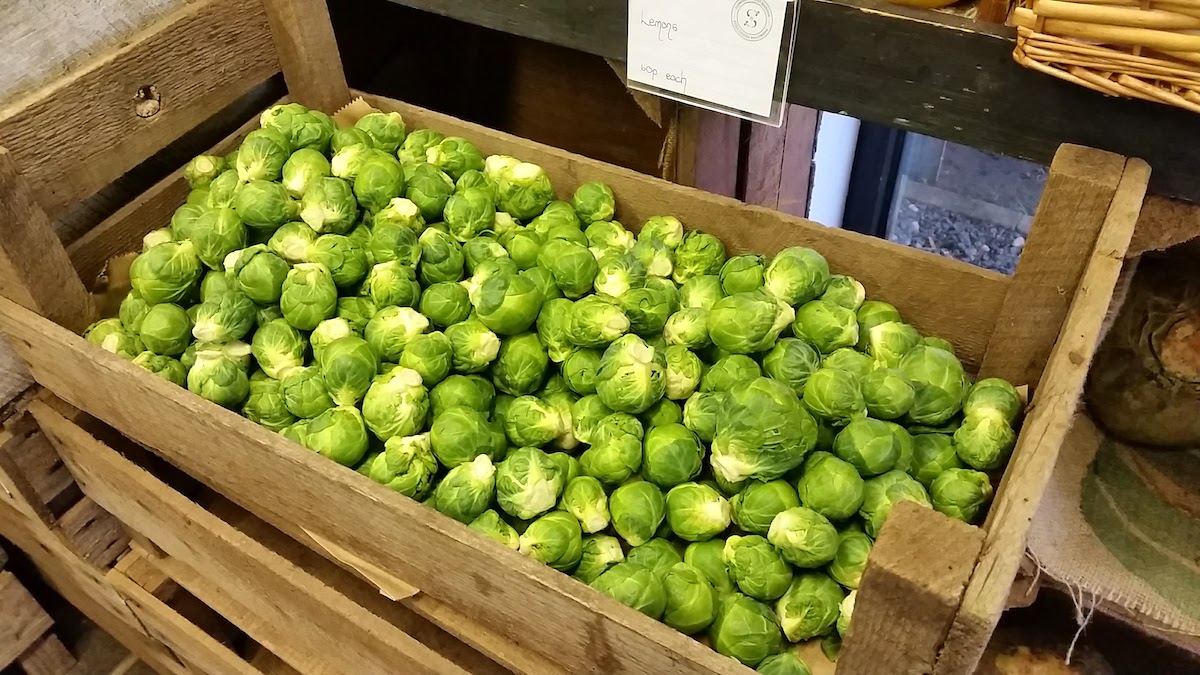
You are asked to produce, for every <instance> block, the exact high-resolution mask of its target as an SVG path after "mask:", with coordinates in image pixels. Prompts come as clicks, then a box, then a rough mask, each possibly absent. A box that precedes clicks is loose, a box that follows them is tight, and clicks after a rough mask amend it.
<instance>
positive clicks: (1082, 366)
mask: <svg viewBox="0 0 1200 675" xmlns="http://www.w3.org/2000/svg"><path fill="white" fill-rule="evenodd" d="M1149 179H1150V167H1149V166H1148V165H1147V164H1146V163H1145V162H1143V161H1142V160H1140V159H1130V160H1129V161H1128V162H1127V163H1126V165H1125V172H1124V174H1123V175H1122V177H1121V182H1120V184H1119V185H1118V186H1117V191H1116V194H1115V195H1114V196H1113V198H1112V202H1111V204H1110V205H1109V208H1108V215H1107V217H1106V218H1105V222H1104V227H1103V229H1102V230H1101V231H1100V236H1099V237H1098V239H1097V240H1096V246H1095V253H1094V254H1093V255H1092V256H1091V258H1090V260H1089V261H1088V265H1087V268H1086V270H1085V271H1084V275H1083V279H1082V280H1081V281H1080V283H1079V288H1078V290H1077V291H1076V293H1075V299H1074V301H1073V302H1072V303H1071V310H1070V312H1069V313H1068V314H1067V319H1066V323H1065V324H1064V327H1063V332H1062V337H1061V338H1060V339H1059V340H1058V343H1057V344H1056V345H1055V346H1054V351H1053V352H1052V353H1051V354H1050V361H1049V363H1048V364H1047V366H1046V372H1045V375H1044V377H1043V378H1042V382H1043V384H1042V385H1041V386H1040V387H1039V388H1038V391H1037V393H1036V395H1035V396H1034V398H1033V402H1032V405H1031V406H1030V410H1029V413H1028V416H1027V417H1026V419H1025V423H1024V425H1023V427H1022V429H1021V436H1020V438H1019V439H1018V440H1017V447H1016V450H1015V451H1014V452H1013V457H1012V459H1011V460H1010V461H1009V463H1008V467H1007V469H1005V472H1004V479H1003V480H1002V481H1001V482H1000V486H999V488H998V489H997V491H996V501H995V503H993V504H992V507H991V510H990V511H989V513H988V518H987V522H986V523H985V525H984V529H985V530H986V531H987V535H986V537H985V539H984V544H983V553H982V555H981V556H980V558H979V563H978V565H977V567H976V570H975V573H974V574H973V575H972V577H971V582H970V584H968V585H967V592H966V593H965V594H964V595H963V601H962V605H961V607H960V609H959V613H958V616H957V617H956V618H955V621H954V626H953V627H951V629H950V633H949V635H948V637H947V639H946V644H945V646H944V648H943V649H942V657H941V659H939V661H938V665H937V669H936V670H935V671H934V673H935V675H958V674H959V673H969V672H973V671H974V668H975V664H976V663H978V661H979V658H980V656H981V655H982V654H983V650H984V648H985V647H986V646H987V641H988V638H989V637H990V636H991V634H992V631H993V630H995V628H996V622H997V621H999V620H1000V613H1001V612H1003V611H1004V607H1005V603H1006V601H1007V599H1008V593H1009V589H1010V588H1011V586H1012V582H1013V578H1014V577H1015V576H1016V574H1017V568H1018V567H1019V566H1020V564H1021V559H1022V558H1023V557H1024V554H1025V540H1026V537H1027V535H1028V532H1029V523H1030V521H1032V519H1033V514H1034V513H1035V512H1036V511H1037V507H1038V503H1039V502H1040V501H1041V496H1042V493H1043V492H1044V491H1045V489H1046V483H1047V482H1048V481H1049V480H1050V472H1051V471H1052V470H1053V468H1054V463H1055V460H1057V458H1058V450H1059V448H1060V447H1061V446H1062V443H1063V440H1064V439H1065V438H1066V435H1067V432H1068V430H1069V429H1070V427H1071V419H1072V417H1073V415H1074V413H1075V410H1076V408H1077V407H1078V405H1079V399H1080V396H1081V395H1082V393H1083V384H1084V380H1085V379H1086V378H1087V371H1088V366H1089V365H1090V364H1091V361H1092V356H1093V355H1094V354H1095V352H1096V346H1097V344H1096V343H1097V342H1098V339H1099V335H1100V331H1101V327H1102V325H1103V323H1104V319H1105V315H1106V314H1107V311H1108V305H1109V302H1110V301H1111V299H1112V296H1113V291H1114V289H1115V288H1116V285H1117V277H1118V276H1119V275H1120V273H1121V265H1122V263H1123V262H1124V259H1125V252H1126V250H1127V249H1128V248H1129V241H1130V238H1131V237H1132V234H1133V229H1134V226H1135V224H1136V223H1137V219H1138V213H1139V211H1140V210H1141V206H1142V199H1143V198H1144V197H1145V194H1146V185H1147V183H1148V182H1149Z"/></svg>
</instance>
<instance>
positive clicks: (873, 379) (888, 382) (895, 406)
mask: <svg viewBox="0 0 1200 675" xmlns="http://www.w3.org/2000/svg"><path fill="white" fill-rule="evenodd" d="M861 390H862V395H863V401H864V402H865V403H866V405H867V412H868V413H869V414H870V415H871V416H872V417H876V418H879V419H884V420H894V419H899V418H901V417H903V416H904V415H906V414H908V411H909V410H911V409H912V405H913V401H914V399H915V397H916V390H915V389H914V388H913V385H912V382H911V381H910V380H909V379H908V376H907V375H905V374H904V373H903V372H901V371H899V370H895V369H892V368H879V369H876V370H872V371H871V372H870V373H868V374H867V376H866V377H864V378H863V379H862V386H861Z"/></svg>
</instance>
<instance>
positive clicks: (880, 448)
mask: <svg viewBox="0 0 1200 675" xmlns="http://www.w3.org/2000/svg"><path fill="white" fill-rule="evenodd" d="M833 452H834V454H836V455H837V456H838V457H840V458H841V459H842V460H844V461H846V462H849V463H850V464H851V465H853V466H854V468H855V469H856V470H857V471H858V473H859V474H861V475H862V476H877V475H879V474H881V473H886V472H888V471H891V470H892V469H894V468H897V467H896V463H897V462H898V461H899V459H900V454H901V446H900V440H899V439H898V438H897V437H896V434H894V433H893V432H892V427H891V425H890V424H888V423H887V422H881V421H880V420H876V419H872V418H870V417H864V418H860V419H855V420H854V421H852V422H850V423H849V424H847V425H846V427H845V428H844V429H842V430H841V432H839V433H838V435H837V438H835V439H834V441H833ZM843 517H844V516H843Z"/></svg>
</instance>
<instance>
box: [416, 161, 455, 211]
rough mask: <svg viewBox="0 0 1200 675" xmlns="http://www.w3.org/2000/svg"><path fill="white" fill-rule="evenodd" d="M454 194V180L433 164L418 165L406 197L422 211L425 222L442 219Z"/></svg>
mask: <svg viewBox="0 0 1200 675" xmlns="http://www.w3.org/2000/svg"><path fill="white" fill-rule="evenodd" d="M453 194H454V180H453V179H452V178H450V176H448V175H447V174H446V173H445V172H443V171H441V170H440V169H438V168H437V167H436V166H433V165H432V164H418V165H416V167H415V168H414V169H413V171H412V173H411V175H409V176H408V189H407V190H405V192H404V196H405V197H407V198H408V199H409V200H411V201H412V202H413V203H414V204H416V205H417V208H419V209H421V216H422V217H423V218H425V222H428V223H432V222H436V221H439V220H441V219H442V212H443V210H444V209H445V208H446V202H447V201H448V200H449V199H450V196H451V195H453Z"/></svg>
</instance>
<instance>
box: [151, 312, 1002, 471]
mask: <svg viewBox="0 0 1200 675" xmlns="http://www.w3.org/2000/svg"><path fill="white" fill-rule="evenodd" d="M145 330H146V325H145V324H144V323H143V324H142V334H143V340H144V339H145ZM1016 443H1017V434H1016V432H1015V431H1013V430H1012V427H1010V426H1009V425H1008V421H1007V420H1005V418H1004V417H1002V416H1001V415H1000V414H999V413H996V412H983V413H975V414H974V415H967V416H966V417H965V418H963V422H962V426H960V427H959V428H958V429H957V430H956V431H955V432H954V451H955V452H956V453H957V454H958V458H959V459H961V460H962V461H963V463H964V464H966V465H967V466H969V467H971V468H973V469H980V470H982V471H990V470H992V469H998V468H1000V467H1001V466H1004V463H1005V462H1007V461H1008V456H1009V455H1010V454H1012V450H1013V447H1014V446H1015V445H1016Z"/></svg>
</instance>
